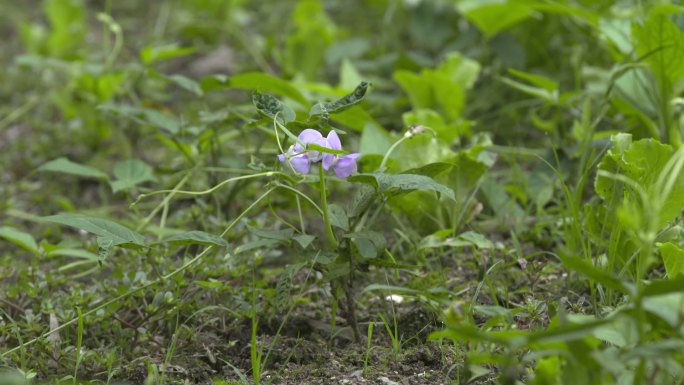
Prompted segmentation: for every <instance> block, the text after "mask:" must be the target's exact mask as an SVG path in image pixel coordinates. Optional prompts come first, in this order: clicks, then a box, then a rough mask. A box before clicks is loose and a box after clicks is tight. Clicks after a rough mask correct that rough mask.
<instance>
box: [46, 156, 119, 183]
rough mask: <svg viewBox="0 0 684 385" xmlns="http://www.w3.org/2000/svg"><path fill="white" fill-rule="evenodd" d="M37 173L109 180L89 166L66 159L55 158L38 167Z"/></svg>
mask: <svg viewBox="0 0 684 385" xmlns="http://www.w3.org/2000/svg"><path fill="white" fill-rule="evenodd" d="M38 171H50V172H61V173H63V174H71V175H78V176H82V177H85V178H97V179H109V177H108V176H107V174H105V173H104V172H102V171H100V170H98V169H96V168H94V167H90V166H84V165H82V164H79V163H76V162H72V161H70V160H69V159H67V158H63V157H62V158H57V159H55V160H51V161H49V162H47V163H44V164H43V165H42V166H40V167H38Z"/></svg>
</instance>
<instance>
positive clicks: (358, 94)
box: [309, 82, 370, 121]
mask: <svg viewBox="0 0 684 385" xmlns="http://www.w3.org/2000/svg"><path fill="white" fill-rule="evenodd" d="M369 85H370V83H368V82H361V83H360V84H359V85H358V86H356V88H355V89H354V91H353V92H352V93H350V94H348V95H345V96H344V97H343V98H340V99H338V100H336V101H334V102H332V103H316V104H314V106H313V107H311V110H310V111H309V120H310V121H311V120H316V119H317V118H318V117H321V118H322V119H323V120H326V121H327V120H328V119H329V117H330V114H334V113H338V112H342V111H344V110H347V109H349V108H351V107H353V106H354V105H356V104H359V103H361V101H362V100H363V98H364V96H365V95H366V92H367V91H368V86H369Z"/></svg>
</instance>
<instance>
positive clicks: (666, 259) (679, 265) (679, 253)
mask: <svg viewBox="0 0 684 385" xmlns="http://www.w3.org/2000/svg"><path fill="white" fill-rule="evenodd" d="M659 250H660V255H661V256H662V257H663V263H664V264H665V271H667V276H668V277H669V278H674V277H676V276H678V275H680V274H682V273H684V249H682V248H680V247H679V246H677V245H675V244H674V243H671V242H666V243H663V244H662V245H660V248H659Z"/></svg>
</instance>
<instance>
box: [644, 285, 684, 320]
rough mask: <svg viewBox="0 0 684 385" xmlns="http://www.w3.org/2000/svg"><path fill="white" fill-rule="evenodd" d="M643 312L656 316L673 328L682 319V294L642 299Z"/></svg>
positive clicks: (683, 301)
mask: <svg viewBox="0 0 684 385" xmlns="http://www.w3.org/2000/svg"><path fill="white" fill-rule="evenodd" d="M642 306H643V308H644V310H646V311H647V312H650V313H652V314H655V315H657V316H658V317H660V318H662V319H663V320H664V321H665V322H667V323H668V324H669V325H670V326H672V327H673V328H677V327H679V326H681V320H682V319H684V293H669V294H662V295H657V296H651V297H647V298H644V299H643V302H642Z"/></svg>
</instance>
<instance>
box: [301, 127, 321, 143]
mask: <svg viewBox="0 0 684 385" xmlns="http://www.w3.org/2000/svg"><path fill="white" fill-rule="evenodd" d="M297 138H299V140H301V141H302V142H304V144H309V143H316V142H317V141H319V140H321V139H323V134H321V133H320V132H318V131H316V130H314V129H313V128H307V129H306V130H304V131H302V132H300V133H299V136H298V137H297Z"/></svg>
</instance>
